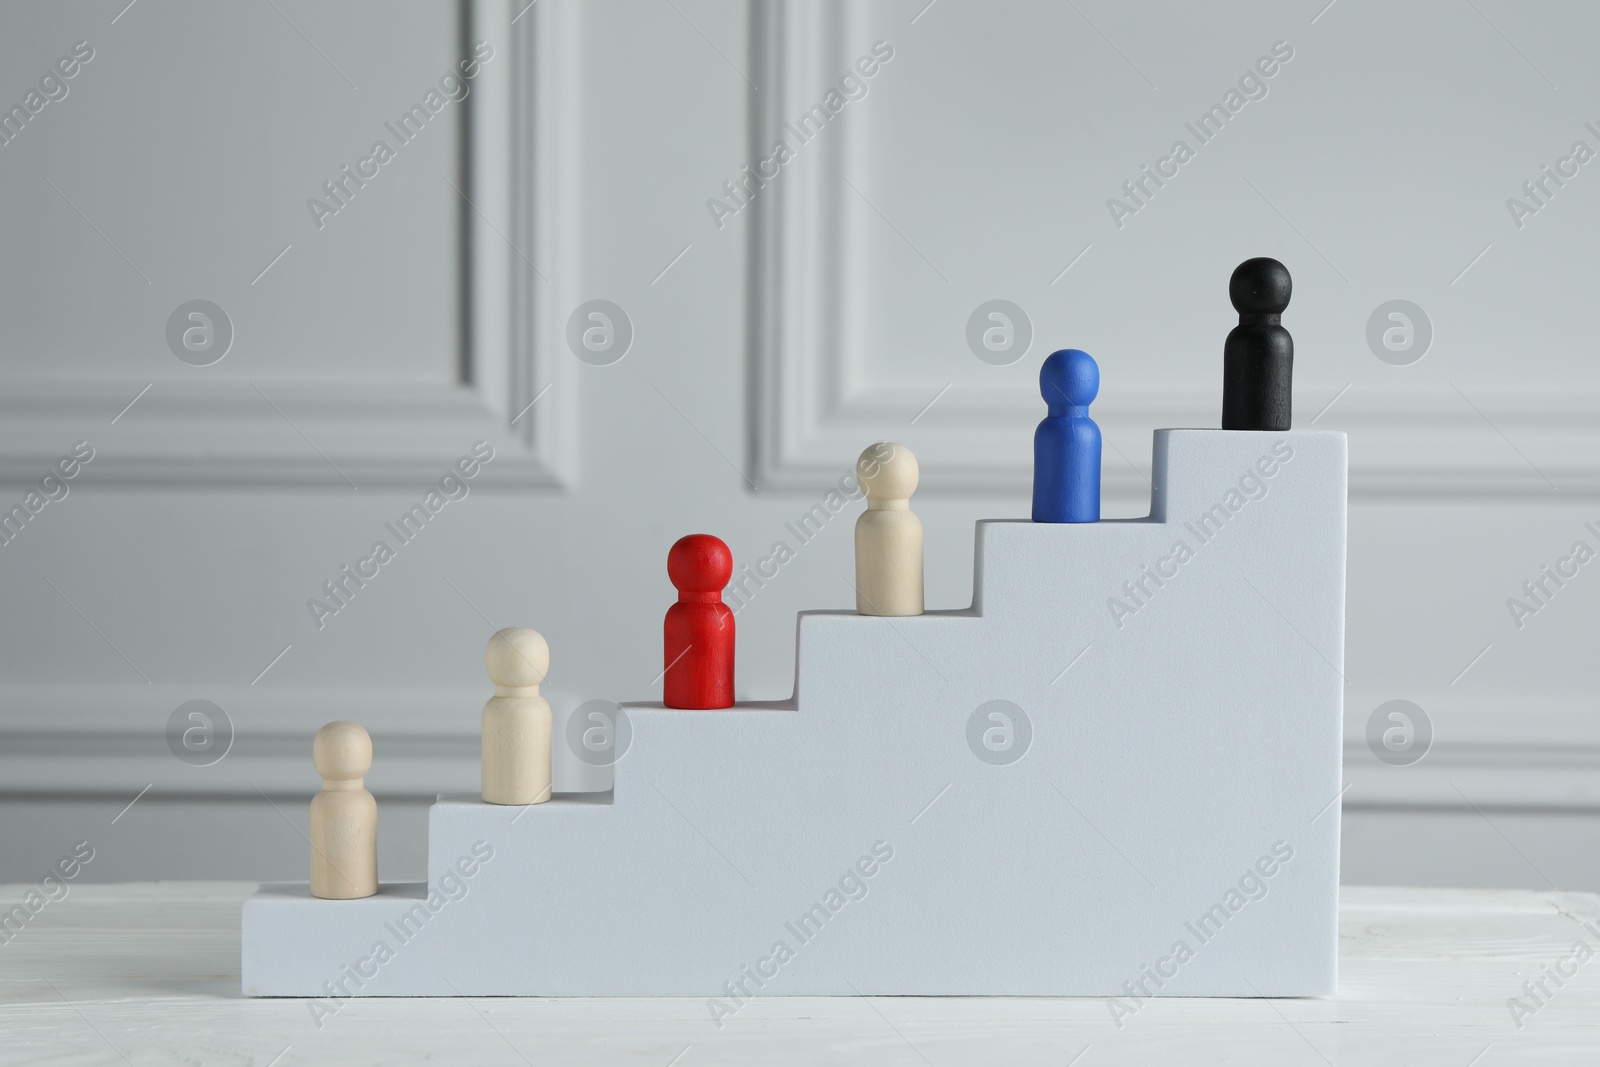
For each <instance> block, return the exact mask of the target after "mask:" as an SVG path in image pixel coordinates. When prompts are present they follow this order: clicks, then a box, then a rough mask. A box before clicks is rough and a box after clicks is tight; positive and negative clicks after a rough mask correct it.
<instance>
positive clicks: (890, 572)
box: [856, 441, 922, 615]
mask: <svg viewBox="0 0 1600 1067" xmlns="http://www.w3.org/2000/svg"><path fill="white" fill-rule="evenodd" d="M917 474H918V469H917V457H916V456H914V455H912V453H911V449H909V448H907V447H906V446H905V445H898V444H895V443H894V442H892V441H880V442H878V443H877V444H875V445H872V446H870V447H869V448H867V450H866V451H864V452H862V453H861V458H859V459H857V460H856V478H857V480H859V481H860V483H861V488H862V491H863V492H865V493H866V494H867V510H866V511H864V512H862V513H861V517H860V518H858V519H857V520H856V613H857V614H860V615H921V614H922V520H920V519H918V518H917V516H916V514H915V513H914V512H912V510H911V494H912V493H914V492H915V491H916V488H917Z"/></svg>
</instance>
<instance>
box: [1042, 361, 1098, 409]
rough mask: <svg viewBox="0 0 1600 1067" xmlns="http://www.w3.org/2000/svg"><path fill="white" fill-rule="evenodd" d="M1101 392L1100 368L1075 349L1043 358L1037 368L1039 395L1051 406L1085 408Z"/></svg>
mask: <svg viewBox="0 0 1600 1067" xmlns="http://www.w3.org/2000/svg"><path fill="white" fill-rule="evenodd" d="M1099 392H1100V367H1099V365H1098V364H1096V363H1095V361H1094V357H1093V356H1091V355H1090V354H1089V353H1087V352H1084V351H1082V350H1081V349H1077V348H1063V349H1062V350H1061V351H1059V352H1052V353H1050V354H1049V355H1048V356H1046V357H1045V361H1044V366H1042V367H1040V368H1039V395H1041V396H1043V397H1044V402H1045V403H1046V404H1049V405H1050V406H1051V407H1057V406H1060V405H1062V404H1068V405H1071V406H1072V407H1079V408H1082V407H1088V406H1089V404H1090V403H1092V402H1093V400H1094V398H1095V397H1096V396H1097V395H1098V394H1099Z"/></svg>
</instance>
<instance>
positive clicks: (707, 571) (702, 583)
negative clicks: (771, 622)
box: [661, 534, 733, 709]
mask: <svg viewBox="0 0 1600 1067" xmlns="http://www.w3.org/2000/svg"><path fill="white" fill-rule="evenodd" d="M732 575H733V553H732V552H729V551H728V546H727V545H725V544H723V543H722V541H721V540H720V539H719V538H716V537H713V536H711V535H710V534H690V535H689V536H687V537H682V538H679V539H678V541H677V542H676V543H675V544H673V546H672V548H671V550H670V551H668V552H667V577H668V578H670V579H671V580H672V584H673V586H674V587H676V588H677V590H678V602H677V603H676V604H674V605H672V606H671V607H670V608H668V609H667V617H666V620H665V623H664V624H663V627H662V635H663V637H664V642H663V646H662V687H661V692H662V695H661V702H662V703H663V704H665V705H666V706H667V707H669V708H696V709H700V708H729V707H732V706H733V612H732V610H730V609H729V607H728V605H726V604H724V603H723V602H722V590H723V588H724V587H725V586H726V585H727V584H728V579H729V578H730V577H731V576H732Z"/></svg>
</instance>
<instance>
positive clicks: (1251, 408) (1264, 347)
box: [1222, 256, 1294, 430]
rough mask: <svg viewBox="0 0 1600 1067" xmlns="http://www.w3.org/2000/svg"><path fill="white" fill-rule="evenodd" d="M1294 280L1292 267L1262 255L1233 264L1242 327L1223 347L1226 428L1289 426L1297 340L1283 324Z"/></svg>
mask: <svg viewBox="0 0 1600 1067" xmlns="http://www.w3.org/2000/svg"><path fill="white" fill-rule="evenodd" d="M1293 292H1294V284H1293V282H1292V281H1291V279H1290V278H1289V268H1288V267H1285V266H1284V265H1283V264H1282V263H1279V262H1278V261H1277V260H1275V259H1269V258H1267V257H1266V256H1261V257H1259V258H1256V259H1247V260H1245V261H1244V262H1243V263H1241V264H1239V265H1238V267H1236V268H1234V271H1233V277H1231V278H1229V279H1228V299H1229V300H1231V301H1233V307H1234V310H1235V311H1237V312H1238V313H1239V325H1237V326H1235V327H1234V328H1233V330H1232V331H1231V332H1230V333H1229V334H1228V339H1227V341H1226V342H1225V343H1224V344H1223V346H1222V428H1223V429H1224V430H1287V429H1288V428H1289V425H1290V422H1291V410H1290V409H1291V408H1292V406H1293V403H1292V401H1293V395H1292V394H1293V390H1294V338H1293V337H1291V336H1290V335H1289V331H1288V330H1286V329H1284V327H1283V311H1284V309H1285V308H1287V307H1288V306H1289V297H1290V296H1291V295H1292V294H1293Z"/></svg>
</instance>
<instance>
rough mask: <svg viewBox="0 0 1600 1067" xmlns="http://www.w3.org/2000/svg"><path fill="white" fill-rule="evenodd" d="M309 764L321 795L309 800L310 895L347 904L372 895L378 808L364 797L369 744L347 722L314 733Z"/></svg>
mask: <svg viewBox="0 0 1600 1067" xmlns="http://www.w3.org/2000/svg"><path fill="white" fill-rule="evenodd" d="M311 761H312V763H314V764H315V765H316V768H317V773H318V774H319V775H321V776H322V791H321V792H320V793H318V794H317V795H316V796H315V797H312V798H311V895H312V896H314V897H321V898H323V899H325V900H353V899H355V898H357V897H370V896H372V895H373V894H374V893H376V892H377V891H378V802H377V801H376V800H374V799H373V798H372V794H371V793H369V792H367V789H366V785H365V779H366V775H367V772H368V771H369V770H371V769H372V738H371V737H369V736H367V731H366V730H364V729H362V728H361V726H360V725H358V724H356V723H353V722H330V723H329V724H328V725H326V726H324V727H323V728H322V729H320V730H318V731H317V737H316V740H315V741H313V742H312V744H311Z"/></svg>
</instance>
